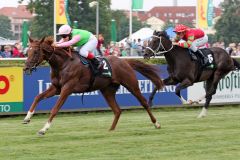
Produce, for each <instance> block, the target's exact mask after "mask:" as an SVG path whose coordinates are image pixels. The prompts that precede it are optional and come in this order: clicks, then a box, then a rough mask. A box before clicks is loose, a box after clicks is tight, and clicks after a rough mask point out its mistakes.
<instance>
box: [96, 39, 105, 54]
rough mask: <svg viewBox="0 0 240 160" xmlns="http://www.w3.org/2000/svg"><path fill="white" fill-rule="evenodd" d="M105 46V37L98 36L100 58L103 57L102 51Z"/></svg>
mask: <svg viewBox="0 0 240 160" xmlns="http://www.w3.org/2000/svg"><path fill="white" fill-rule="evenodd" d="M103 44H104V37H103V35H102V34H99V35H98V43H97V51H98V53H99V55H100V56H103V53H102V49H101V48H102V46H103Z"/></svg>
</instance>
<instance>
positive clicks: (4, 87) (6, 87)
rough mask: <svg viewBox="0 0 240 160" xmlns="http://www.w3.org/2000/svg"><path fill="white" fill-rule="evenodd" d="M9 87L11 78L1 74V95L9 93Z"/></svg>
mask: <svg viewBox="0 0 240 160" xmlns="http://www.w3.org/2000/svg"><path fill="white" fill-rule="evenodd" d="M9 87H10V83H9V80H8V79H7V77H5V76H2V75H1V76H0V95H1V94H5V93H7V91H8V90H9Z"/></svg>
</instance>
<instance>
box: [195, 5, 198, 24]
mask: <svg viewBox="0 0 240 160" xmlns="http://www.w3.org/2000/svg"><path fill="white" fill-rule="evenodd" d="M196 1H197V4H196V10H195V12H196V13H195V15H196V28H198V0H196Z"/></svg>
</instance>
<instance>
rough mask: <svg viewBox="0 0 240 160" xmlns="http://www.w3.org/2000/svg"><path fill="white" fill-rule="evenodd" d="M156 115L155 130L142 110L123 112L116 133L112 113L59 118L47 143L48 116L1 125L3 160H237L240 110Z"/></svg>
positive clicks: (8, 120) (4, 121)
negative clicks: (204, 114) (26, 122)
mask: <svg viewBox="0 0 240 160" xmlns="http://www.w3.org/2000/svg"><path fill="white" fill-rule="evenodd" d="M199 111H200V110H199V109H186V108H181V109H173V110H162V109H155V110H153V113H154V115H155V116H156V117H157V119H158V120H159V121H161V125H162V128H161V129H155V128H154V127H153V125H152V124H151V123H150V120H149V117H148V116H147V114H146V112H145V111H144V110H133V111H124V112H123V113H122V116H121V118H120V121H119V123H118V126H117V128H116V130H115V131H113V132H109V131H108V129H109V127H110V124H111V122H112V117H113V114H112V112H101V113H88V114H80V113H78V114H60V115H59V116H58V117H57V118H56V119H55V121H54V123H53V125H52V128H50V130H49V131H48V132H47V134H46V135H45V136H43V137H39V136H37V134H36V132H37V131H38V130H39V129H41V128H42V127H43V124H44V123H45V122H46V120H47V117H48V115H37V116H35V117H33V119H32V122H31V123H30V124H29V125H23V124H21V122H22V119H23V117H22V116H19V117H10V118H1V119H0V159H1V160H80V159H84V160H86V159H90V160H95V159H96V160H148V159H149V160H239V159H240V158H239V157H240V107H216V108H211V109H210V110H209V112H208V117H206V118H203V119H197V118H196V116H197V114H198V113H199Z"/></svg>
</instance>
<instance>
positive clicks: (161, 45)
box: [146, 35, 173, 56]
mask: <svg viewBox="0 0 240 160" xmlns="http://www.w3.org/2000/svg"><path fill="white" fill-rule="evenodd" d="M152 37H155V38H158V39H159V45H158V47H157V49H156V50H153V49H152V48H150V47H146V49H149V50H150V51H151V52H152V53H153V54H154V56H155V55H162V54H164V53H166V52H169V51H171V50H172V49H173V44H172V46H171V48H170V49H168V50H166V49H165V47H164V46H163V44H162V37H161V36H156V35H153V36H152ZM160 47H162V49H163V51H161V52H160V51H159V49H160Z"/></svg>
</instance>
